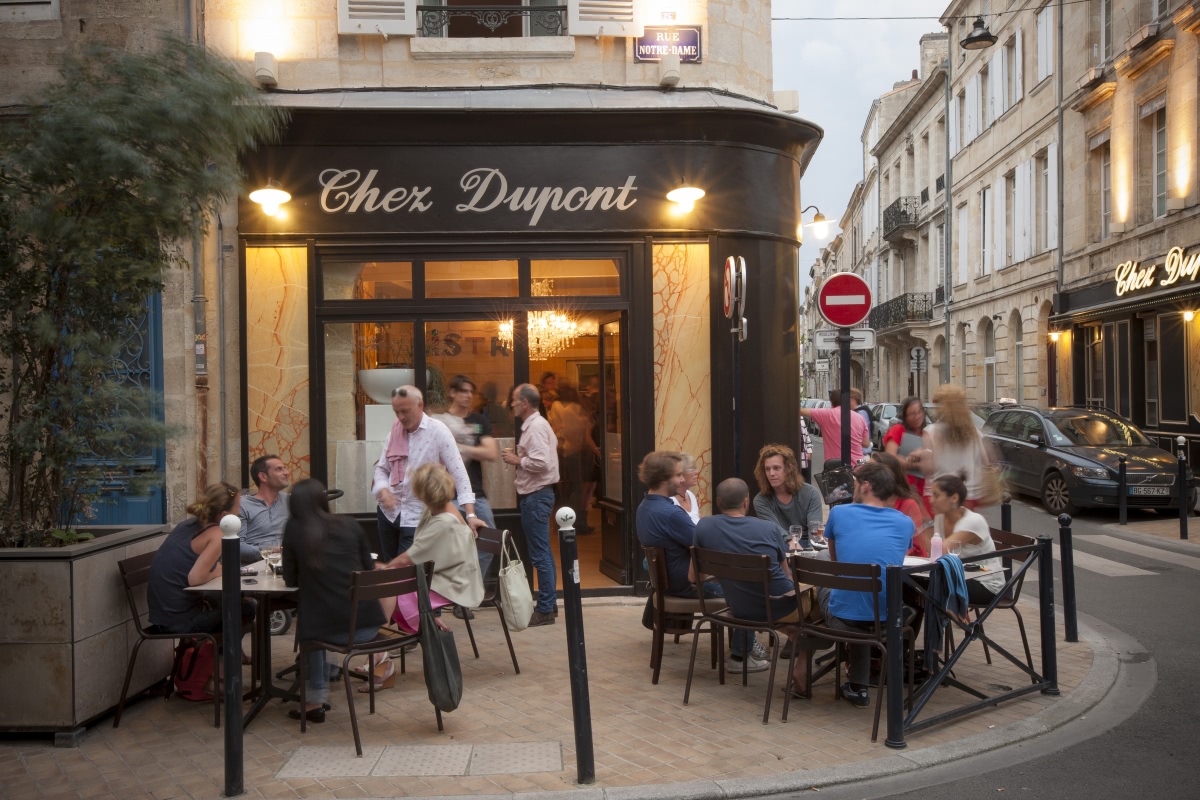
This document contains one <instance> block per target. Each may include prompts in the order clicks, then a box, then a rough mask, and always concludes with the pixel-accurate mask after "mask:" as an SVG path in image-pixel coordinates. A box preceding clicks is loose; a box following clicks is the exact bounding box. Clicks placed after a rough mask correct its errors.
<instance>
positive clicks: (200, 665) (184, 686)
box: [175, 639, 214, 702]
mask: <svg viewBox="0 0 1200 800" xmlns="http://www.w3.org/2000/svg"><path fill="white" fill-rule="evenodd" d="M213 661H214V659H213V645H212V642H211V641H209V640H207V639H203V640H201V639H188V640H185V641H183V642H180V643H179V647H178V648H177V649H176V651H175V691H177V692H179V696H180V697H182V698H183V699H184V700H192V701H195V702H201V701H204V700H212V699H213V696H212V695H211V694H209V693H208V692H206V691H205V687H206V686H207V685H208V679H209V678H211V677H212V674H213Z"/></svg>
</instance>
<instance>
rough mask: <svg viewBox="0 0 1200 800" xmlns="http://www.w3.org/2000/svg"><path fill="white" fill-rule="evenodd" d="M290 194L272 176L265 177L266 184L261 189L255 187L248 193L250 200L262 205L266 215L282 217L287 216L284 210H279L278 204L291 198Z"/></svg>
mask: <svg viewBox="0 0 1200 800" xmlns="http://www.w3.org/2000/svg"><path fill="white" fill-rule="evenodd" d="M291 199H292V196H291V195H290V194H288V193H287V192H285V191H284V190H283V185H282V184H280V183H279V181H277V180H275V179H274V178H268V179H267V185H266V186H264V187H263V188H261V189H255V190H254V191H253V192H251V193H250V201H251V202H253V203H258V204H259V205H260V206H262V211H263V213H264V214H266V215H267V216H268V217H279V218H280V219H283V218H284V217H286V216H287V214H286V213H285V212H282V211H281V210H280V208H279V207H280V206H282V205H283V204H284V203H286V202H287V201H288V200H291Z"/></svg>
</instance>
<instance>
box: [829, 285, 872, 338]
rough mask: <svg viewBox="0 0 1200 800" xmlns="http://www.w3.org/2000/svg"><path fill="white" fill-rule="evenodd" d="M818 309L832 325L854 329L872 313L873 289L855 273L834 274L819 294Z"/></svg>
mask: <svg viewBox="0 0 1200 800" xmlns="http://www.w3.org/2000/svg"><path fill="white" fill-rule="evenodd" d="M817 308H818V309H820V311H821V316H822V317H824V318H825V320H826V321H827V322H828V323H829V324H830V325H834V326H837V327H839V328H852V327H854V326H855V325H857V324H858V323H860V322H862V321H863V320H864V319H866V318H867V314H868V313H870V311H871V287H870V286H868V285H867V282H866V281H865V280H863V279H862V278H860V277H859V276H857V275H855V274H854V273H853V272H837V273H834V274H833V275H830V276H829V277H828V278H826V279H825V282H824V283H822V284H821V290H820V291H819V292H817Z"/></svg>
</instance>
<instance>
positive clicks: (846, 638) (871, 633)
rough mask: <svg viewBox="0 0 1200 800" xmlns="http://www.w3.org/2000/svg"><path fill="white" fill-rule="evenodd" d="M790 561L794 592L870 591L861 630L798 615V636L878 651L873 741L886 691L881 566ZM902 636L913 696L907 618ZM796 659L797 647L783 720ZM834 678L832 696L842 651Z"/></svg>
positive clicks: (839, 682) (799, 558)
mask: <svg viewBox="0 0 1200 800" xmlns="http://www.w3.org/2000/svg"><path fill="white" fill-rule="evenodd" d="M789 564H790V565H791V568H792V580H793V582H794V583H795V586H796V591H797V594H799V592H800V590H801V589H802V588H803V589H807V588H808V587H812V588H813V589H822V588H825V589H830V590H833V589H840V590H843V591H851V592H869V593H870V594H871V602H872V606H873V608H874V612H875V621H874V622H864V623H863V624H862V626H861V630H856V631H847V630H842V629H841V628H831V627H829V626H828V625H827V624H825V623H815V622H809V621H807V620H805V619H804V615H803V614H801V615H800V617H801V619H800V622H799V629H800V630H799V635H800V637H801V638H809V637H811V638H814V639H825V640H828V641H831V642H834V643H835V644H836V645H837V647H838V650H839V651H840V650H842V649H843V648H844V647H845V646H847V645H867V646H869V647H872V648H875V649H877V650H879V651H880V655H881V663H882V665H883V669H881V670H880V671H879V689H878V691H877V692H876V694H875V724H874V727H872V728H871V741H872V742H874V741H876V740H877V739H878V738H879V713H880V711H881V710H882V708H883V695H884V693H885V692H886V690H887V638H886V633H885V630H884V622H885V620H883V619H881V617H880V610H881V609H882V608H883V607H884V604H883V603H881V602H880V595H881V594H882V593H883V568H882V567H880V566H879V565H878V564H852V563H849V562H842V561H825V560H822V559H816V558H806V557H803V556H792V557H791V558H790V559H789ZM902 637H903V639H904V642H905V651H906V653H907V655H908V673H907V674H908V693H909V696H911V695H912V689H913V684H912V681H913V668H914V665H913V660H914V656H913V647H912V646H911V645H912V642H913V640H914V638H915V637H914V635H913V630H912V628H911V627H909V626H908V624H907V620H906V624H905V627H904V629H903V631H902ZM806 658H808V682H807V684H806V686H805V687H804V688H805V694H807V695H808V696H809V697H811V696H812V651H811V650H809V651H806ZM795 659H796V650H795V648H793V650H792V659H791V660H790V661H789V663H788V678H787V685H786V688H785V691H784V701H783V719H784V720H785V721H786V720H787V712H788V706H789V705H790V703H791V699H792V692H791V688H792V686H791V685H792V671H791V667H792V666H794V663H795ZM834 678H835V683H834V686H835V693H836V694H835V697H840V696H841V691H842V659H841V653H840V652H839V653H837V654H836V655H835V657H834Z"/></svg>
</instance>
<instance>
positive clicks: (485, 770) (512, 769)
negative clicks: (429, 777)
mask: <svg viewBox="0 0 1200 800" xmlns="http://www.w3.org/2000/svg"><path fill="white" fill-rule="evenodd" d="M562 768H563V762H562V746H561V745H560V744H559V743H558V742H528V743H512V744H478V745H475V747H474V751H473V752H472V753H471V766H470V770H469V773H468V774H470V775H494V774H497V773H515V774H527V773H533V772H560V771H561V770H562Z"/></svg>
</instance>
